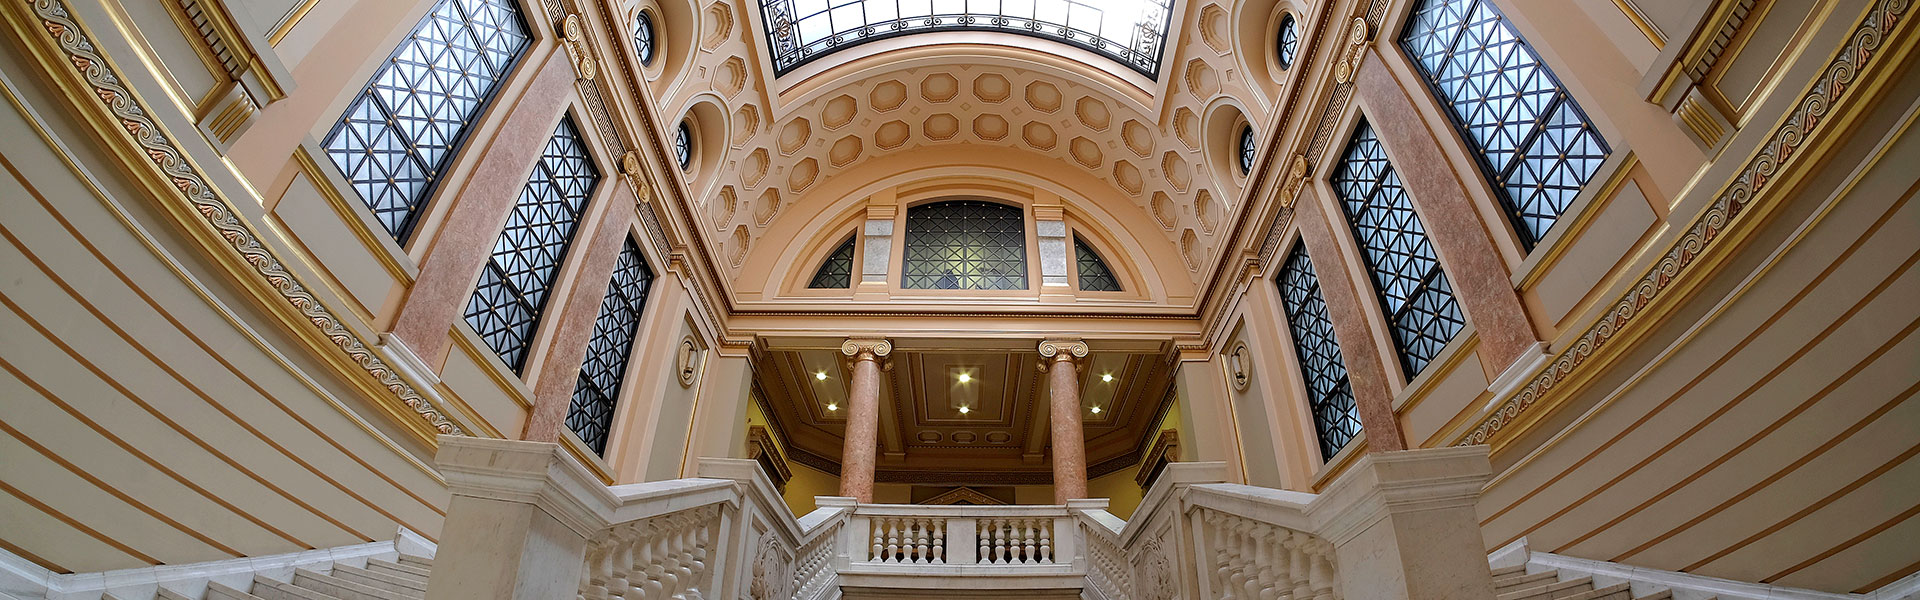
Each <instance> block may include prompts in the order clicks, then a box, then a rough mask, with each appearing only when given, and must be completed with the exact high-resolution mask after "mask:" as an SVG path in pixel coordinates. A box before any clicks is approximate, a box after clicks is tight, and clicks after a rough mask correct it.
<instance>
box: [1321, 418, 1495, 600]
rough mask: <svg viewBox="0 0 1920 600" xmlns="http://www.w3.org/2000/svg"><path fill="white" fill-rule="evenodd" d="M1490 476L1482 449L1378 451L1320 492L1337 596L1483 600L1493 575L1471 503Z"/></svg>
mask: <svg viewBox="0 0 1920 600" xmlns="http://www.w3.org/2000/svg"><path fill="white" fill-rule="evenodd" d="M1492 474H1493V467H1492V466H1491V465H1490V464H1489V463H1488V461H1487V447H1486V446H1468V447H1461V448H1441V449H1428V450H1406V451H1398V452H1377V453H1373V454H1368V455H1366V456H1365V457H1362V458H1361V459H1360V460H1359V462H1357V463H1355V464H1354V466H1353V468H1352V470H1351V471H1349V472H1348V473H1347V474H1346V475H1344V476H1342V477H1341V478H1340V480H1339V481H1336V482H1334V484H1333V485H1331V486H1329V489H1327V490H1326V491H1325V493H1323V494H1321V498H1320V499H1319V501H1316V502H1315V503H1316V504H1320V503H1322V502H1324V503H1325V505H1327V506H1328V507H1329V508H1332V509H1333V511H1334V512H1333V513H1332V514H1331V515H1328V516H1327V519H1326V521H1325V523H1326V525H1325V527H1324V528H1323V529H1322V531H1321V534H1322V535H1323V537H1325V538H1326V539H1327V540H1328V541H1329V542H1332V543H1333V547H1334V562H1335V563H1336V564H1337V565H1338V569H1339V575H1338V577H1339V581H1340V586H1341V592H1342V595H1343V596H1345V597H1347V598H1367V599H1369V600H1484V599H1486V598H1492V597H1493V575H1492V573H1491V571H1490V569H1489V568H1488V567H1487V550H1486V544H1485V542H1484V541H1483V540H1482V539H1481V535H1480V520H1479V518H1478V517H1477V516H1476V515H1475V512H1474V505H1475V504H1476V503H1477V502H1478V501H1479V498H1480V491H1481V490H1482V489H1483V488H1484V487H1485V485H1486V482H1487V479H1488V478H1489V477H1491V476H1492Z"/></svg>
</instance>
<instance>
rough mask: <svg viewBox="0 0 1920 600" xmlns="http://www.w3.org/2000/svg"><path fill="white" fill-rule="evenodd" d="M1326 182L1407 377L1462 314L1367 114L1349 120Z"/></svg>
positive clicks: (1461, 321) (1460, 323)
mask: <svg viewBox="0 0 1920 600" xmlns="http://www.w3.org/2000/svg"><path fill="white" fill-rule="evenodd" d="M1328 181H1329V183H1331V184H1332V186H1333V190H1334V194H1335V195H1336V196H1337V197H1339V199H1340V208H1341V210H1342V212H1343V213H1344V214H1345V216H1346V220H1347V224H1348V226H1349V231H1350V232H1352V234H1353V240H1354V243H1355V244H1357V245H1358V246H1359V247H1360V260H1361V262H1362V263H1364V264H1365V265H1366V267H1367V274H1368V276H1369V278H1371V279H1372V280H1373V284H1374V285H1373V288H1374V292H1375V295H1376V297H1377V298H1378V299H1379V301H1380V309H1381V312H1382V313H1384V314H1385V315H1386V318H1387V327H1388V330H1389V331H1390V332H1391V333H1392V337H1393V343H1394V346H1395V350H1397V351H1398V352H1397V353H1398V354H1399V357H1400V365H1401V367H1403V368H1404V369H1405V370H1406V376H1407V378H1409V379H1411V378H1413V377H1415V376H1417V375H1419V373H1420V371H1421V370H1423V369H1425V368H1426V367H1427V365H1428V364H1429V363H1431V362H1432V361H1433V359H1434V357H1436V356H1438V355H1439V354H1440V350H1441V349H1442V348H1444V347H1446V345H1447V343H1448V342H1450V341H1452V340H1453V337H1454V335H1456V334H1458V333H1460V330H1461V329H1462V328H1464V327H1466V317H1465V316H1463V315H1462V313H1461V312H1460V305H1459V302H1458V301H1457V300H1456V299H1455V298H1454V296H1453V288H1452V286H1451V284H1449V283H1448V281H1447V273H1446V270H1445V269H1443V268H1442V267H1441V264H1440V255H1439V254H1438V253H1437V252H1435V251H1434V249H1433V242H1432V240H1430V239H1428V238H1427V231H1426V227H1425V226H1424V225H1422V224H1421V222H1420V215H1419V211H1417V210H1416V209H1415V208H1414V205H1413V197H1412V196H1411V195H1410V194H1408V192H1407V190H1406V187H1405V186H1404V185H1403V184H1402V183H1401V182H1400V176H1399V173H1397V172H1395V171H1394V168H1393V162H1392V161H1391V160H1390V159H1389V158H1388V156H1387V151H1386V147H1385V145H1383V144H1382V143H1381V142H1380V139H1379V138H1378V137H1377V136H1376V135H1375V134H1374V132H1373V127H1372V125H1370V124H1368V123H1367V121H1366V119H1364V118H1363V119H1360V121H1359V122H1358V123H1356V124H1355V126H1354V130H1353V137H1352V138H1351V139H1350V140H1349V141H1348V142H1347V147H1346V150H1345V151H1343V152H1342V155H1341V159H1340V162H1339V163H1337V164H1336V165H1335V166H1334V169H1333V173H1332V174H1331V175H1330V176H1329V178H1328Z"/></svg>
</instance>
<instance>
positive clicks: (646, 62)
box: [633, 10, 654, 67]
mask: <svg viewBox="0 0 1920 600" xmlns="http://www.w3.org/2000/svg"><path fill="white" fill-rule="evenodd" d="M633 53H634V54H636V55H638V57H639V58H640V65H641V66H645V67H651V66H653V55H654V40H653V13H650V12H647V11H644V10H643V11H640V12H637V13H634V15H633Z"/></svg>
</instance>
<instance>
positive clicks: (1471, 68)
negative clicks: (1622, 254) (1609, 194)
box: [1400, 0, 1609, 249]
mask: <svg viewBox="0 0 1920 600" xmlns="http://www.w3.org/2000/svg"><path fill="white" fill-rule="evenodd" d="M1415 4H1416V8H1415V10H1414V13H1413V17H1412V18H1410V19H1408V20H1407V29H1406V31H1405V32H1404V33H1403V34H1401V36H1400V46H1401V48H1403V49H1405V50H1406V52H1407V54H1408V55H1409V56H1411V57H1412V58H1413V64H1414V66H1415V67H1416V68H1418V69H1419V70H1420V74H1421V75H1422V79H1425V80H1426V82H1427V87H1428V88H1429V89H1430V90H1432V92H1433V95H1434V96H1435V97H1437V98H1439V100H1440V103H1441V104H1445V105H1446V106H1447V116H1449V117H1451V118H1452V121H1453V124H1454V126H1455V128H1456V129H1458V130H1459V131H1460V136H1461V137H1462V138H1464V139H1466V141H1467V143H1468V144H1471V145H1472V146H1473V147H1474V149H1475V150H1477V151H1478V153H1477V154H1478V160H1477V161H1476V162H1478V163H1479V164H1480V168H1481V171H1482V172H1483V173H1484V174H1485V176H1486V177H1487V180H1488V183H1490V184H1491V185H1492V187H1493V189H1494V193H1495V195H1496V196H1497V197H1499V199H1500V203H1501V205H1502V207H1503V208H1505V209H1506V213H1507V218H1508V219H1509V220H1511V221H1512V222H1513V226H1514V229H1515V230H1516V231H1517V232H1518V233H1519V235H1520V239H1521V242H1522V243H1524V244H1525V245H1526V247H1527V248H1528V249H1532V248H1533V246H1534V245H1535V244H1538V243H1540V239H1541V238H1542V237H1544V236H1546V234H1547V230H1548V229H1551V228H1552V227H1553V224H1554V222H1555V221H1557V220H1559V218H1560V214H1561V213H1563V212H1566V210H1567V205H1569V204H1572V203H1573V199H1574V197H1576V196H1578V195H1579V194H1580V188H1581V187H1583V186H1585V185H1586V184H1587V181H1588V180H1590V179H1592V178H1593V174H1594V172H1595V171H1597V170H1599V168H1600V163H1602V162H1605V161H1606V159H1607V153H1608V152H1609V150H1608V148H1607V142H1606V140H1604V139H1601V137H1600V132H1598V131H1594V129H1593V124H1592V123H1589V122H1587V116H1586V113H1583V112H1581V110H1580V106H1579V105H1578V104H1575V103H1574V101H1573V97H1572V96H1570V95H1568V94H1567V90H1566V88H1565V87H1563V86H1561V85H1560V81H1559V80H1558V79H1556V78H1554V76H1553V72H1552V71H1550V70H1548V69H1547V66H1546V65H1545V64H1542V63H1541V62H1540V56H1539V55H1538V54H1535V53H1534V51H1533V47H1532V46H1529V45H1528V44H1527V41H1526V40H1523V39H1521V38H1520V35H1519V33H1517V32H1515V31H1514V30H1513V27H1512V26H1511V25H1509V24H1508V23H1507V20H1506V18H1505V17H1503V16H1502V15H1501V14H1500V11H1499V9H1496V8H1494V7H1493V3H1492V2H1488V1H1487V0H1420V1H1419V2H1416V3H1415Z"/></svg>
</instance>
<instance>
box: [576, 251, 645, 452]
mask: <svg viewBox="0 0 1920 600" xmlns="http://www.w3.org/2000/svg"><path fill="white" fill-rule="evenodd" d="M652 286H653V270H652V269H649V268H647V259H646V257H644V256H641V255H640V248H639V247H638V246H635V245H634V244H633V239H632V238H628V239H627V242H626V245H625V246H624V247H622V248H621V249H620V258H619V259H618V261H617V262H615V263H614V266H613V279H612V281H610V282H608V284H607V295H606V296H605V297H603V298H601V300H600V316H598V317H595V318H594V320H593V339H592V340H589V341H587V358H586V362H583V363H581V364H580V376H579V378H578V380H576V381H575V382H574V385H573V401H572V402H570V403H568V405H567V429H571V430H573V433H574V435H578V436H580V441H582V442H586V443H587V447H588V448H592V449H593V451H594V452H596V453H599V454H600V455H602V456H605V455H606V453H607V433H608V432H609V431H611V430H612V429H613V409H614V406H615V405H616V404H617V403H618V402H619V401H620V384H621V382H622V380H624V379H625V376H626V373H627V358H628V357H629V356H631V355H632V354H633V339H634V337H635V335H636V333H637V332H638V331H639V329H640V315H641V313H643V312H645V310H646V307H647V291H648V289H649V288H651V287H652Z"/></svg>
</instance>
